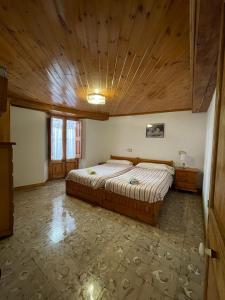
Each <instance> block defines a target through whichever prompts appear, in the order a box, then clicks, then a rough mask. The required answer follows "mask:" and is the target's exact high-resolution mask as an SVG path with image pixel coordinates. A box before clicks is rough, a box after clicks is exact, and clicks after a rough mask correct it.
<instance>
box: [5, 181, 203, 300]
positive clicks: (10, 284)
mask: <svg viewBox="0 0 225 300" xmlns="http://www.w3.org/2000/svg"><path fill="white" fill-rule="evenodd" d="M64 188H65V187H64V182H63V181H57V182H53V183H49V184H48V185H46V186H44V187H41V188H37V189H33V190H30V191H18V192H16V193H15V233H14V235H13V236H12V237H10V238H8V239H4V240H2V241H0V265H1V269H2V278H1V280H0V299H13V300H17V299H54V300H55V299H56V300H59V299H76V300H77V299H90V300H95V299H131V300H132V299H138V300H145V299H146V300H147V299H151V300H153V299H163V300H167V299H202V282H203V276H204V265H203V261H202V260H201V259H200V257H199V255H198V250H197V247H198V244H199V242H200V241H202V239H203V220H202V214H201V198H200V196H197V195H192V194H188V193H181V192H170V193H169V195H168V197H167V199H166V200H165V204H164V206H163V209H162V215H161V217H160V222H159V227H158V228H154V227H151V226H149V225H145V224H142V223H139V222H136V221H133V220H131V219H129V218H126V217H123V216H120V215H118V214H115V213H112V212H109V211H106V210H104V209H101V208H99V207H93V206H90V205H88V204H86V203H84V202H82V201H78V200H76V199H73V198H72V197H68V196H66V195H65V191H64Z"/></svg>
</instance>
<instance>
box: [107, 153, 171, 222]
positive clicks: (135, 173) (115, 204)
mask: <svg viewBox="0 0 225 300" xmlns="http://www.w3.org/2000/svg"><path fill="white" fill-rule="evenodd" d="M173 174H174V168H173V162H172V161H157V160H147V159H141V158H140V159H138V164H137V166H136V167H135V168H132V170H130V171H128V172H126V173H125V174H122V175H120V176H117V177H115V178H110V179H108V180H107V181H106V184H105V197H104V199H103V200H102V206H103V207H104V208H106V209H109V210H112V211H115V212H118V213H121V214H123V215H126V216H129V217H131V218H134V219H137V220H140V221H143V222H146V223H148V224H151V225H156V223H157V219H158V215H159V212H160V208H161V207H162V204H163V199H164V197H165V195H166V193H167V192H168V190H169V188H170V187H171V185H172V182H173ZM132 178H135V179H137V180H138V181H139V183H138V184H134V185H132V184H130V183H129V181H130V180H131V179H132Z"/></svg>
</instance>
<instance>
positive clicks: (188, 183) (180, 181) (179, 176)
mask: <svg viewBox="0 0 225 300" xmlns="http://www.w3.org/2000/svg"><path fill="white" fill-rule="evenodd" d="M199 175H200V170H198V169H194V168H176V173H175V188H176V189H178V190H184V191H190V192H195V193H196V192H197V191H198V187H199Z"/></svg>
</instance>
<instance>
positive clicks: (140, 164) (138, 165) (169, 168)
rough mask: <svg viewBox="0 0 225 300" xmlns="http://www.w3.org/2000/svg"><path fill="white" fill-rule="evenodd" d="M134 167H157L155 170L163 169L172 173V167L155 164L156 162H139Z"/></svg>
mask: <svg viewBox="0 0 225 300" xmlns="http://www.w3.org/2000/svg"><path fill="white" fill-rule="evenodd" d="M136 167H139V168H144V169H157V170H165V171H168V172H169V173H170V174H172V175H173V174H174V168H173V167H171V166H168V165H165V164H156V163H139V164H137V165H136Z"/></svg>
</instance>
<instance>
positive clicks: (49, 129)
mask: <svg viewBox="0 0 225 300" xmlns="http://www.w3.org/2000/svg"><path fill="white" fill-rule="evenodd" d="M48 118H49V122H48V124H49V126H48V158H49V161H50V162H54V163H60V162H75V161H77V160H79V158H76V157H75V158H68V159H67V158H66V152H67V149H66V147H67V142H66V133H67V132H66V131H67V129H66V128H67V126H66V125H67V120H72V121H75V122H78V121H79V122H80V120H79V119H77V118H73V117H67V116H60V115H57V114H50V115H49V116H48ZM52 118H56V119H62V120H63V130H62V140H63V157H62V160H54V159H52V157H51V153H52V141H51V135H52ZM75 146H76V145H75Z"/></svg>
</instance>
